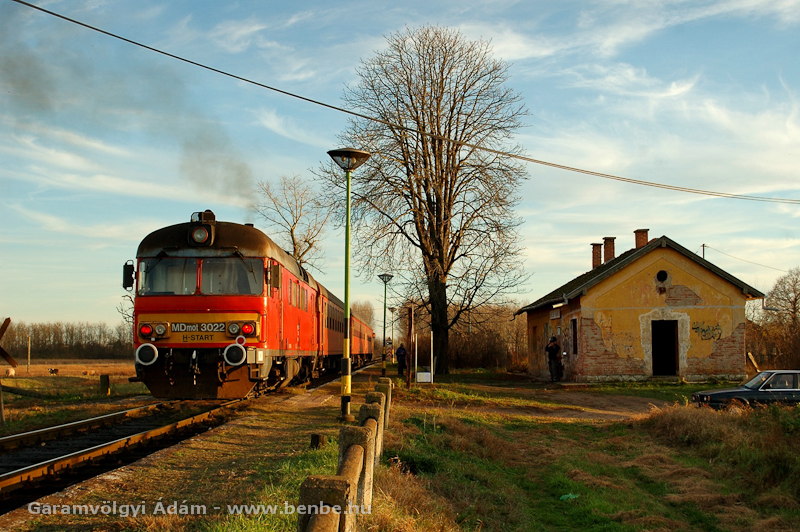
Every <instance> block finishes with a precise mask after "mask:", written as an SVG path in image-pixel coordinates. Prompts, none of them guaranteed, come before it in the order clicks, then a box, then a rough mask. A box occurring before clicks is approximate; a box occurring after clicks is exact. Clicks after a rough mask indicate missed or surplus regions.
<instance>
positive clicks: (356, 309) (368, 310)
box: [350, 301, 375, 330]
mask: <svg viewBox="0 0 800 532" xmlns="http://www.w3.org/2000/svg"><path fill="white" fill-rule="evenodd" d="M350 310H351V311H352V312H353V315H355V316H358V317H359V318H360V319H361V320H362V321H363V322H364V323H366V324H367V325H369V326H370V327H371V328H372V329H373V330H374V329H375V307H373V306H372V303H370V302H369V301H355V302H353V303H352V304H351V305H350Z"/></svg>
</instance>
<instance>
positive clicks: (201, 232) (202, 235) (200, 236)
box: [192, 227, 208, 244]
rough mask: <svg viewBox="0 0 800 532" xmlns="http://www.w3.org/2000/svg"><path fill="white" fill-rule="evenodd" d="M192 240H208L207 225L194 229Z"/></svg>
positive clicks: (200, 242) (198, 241) (199, 241)
mask: <svg viewBox="0 0 800 532" xmlns="http://www.w3.org/2000/svg"><path fill="white" fill-rule="evenodd" d="M192 240H194V241H195V242H197V243H198V244H202V243H203V242H205V241H206V240H208V230H207V229H206V228H205V227H196V228H195V229H194V230H192Z"/></svg>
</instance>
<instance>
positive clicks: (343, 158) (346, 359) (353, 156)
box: [328, 148, 371, 422]
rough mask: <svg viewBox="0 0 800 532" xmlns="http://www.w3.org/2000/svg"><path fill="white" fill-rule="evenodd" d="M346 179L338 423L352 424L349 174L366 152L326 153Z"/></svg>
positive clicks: (364, 158)
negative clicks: (340, 400) (340, 378)
mask: <svg viewBox="0 0 800 532" xmlns="http://www.w3.org/2000/svg"><path fill="white" fill-rule="evenodd" d="M328 155H330V157H331V159H333V161H334V162H335V163H336V164H338V165H339V167H340V168H341V169H342V170H344V172H345V176H346V178H347V218H346V222H345V236H344V322H345V327H344V354H343V356H342V412H341V416H340V417H339V420H340V421H346V422H352V421H355V419H356V418H355V417H354V416H353V415H352V414H351V413H350V382H351V380H350V328H351V327H350V174H351V172H352V171H353V170H355V169H356V168H358V167H359V166H361V165H362V164H364V163H365V162H366V161H367V159H369V157H370V155H371V154H370V153H369V152H368V151H362V150H356V149H353V148H342V149H339V150H331V151H329V152H328Z"/></svg>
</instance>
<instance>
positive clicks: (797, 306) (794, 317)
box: [767, 268, 800, 329]
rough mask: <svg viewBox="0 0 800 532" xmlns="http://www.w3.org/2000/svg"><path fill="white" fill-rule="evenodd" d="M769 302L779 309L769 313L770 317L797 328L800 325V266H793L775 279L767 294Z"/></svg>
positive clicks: (771, 305) (769, 304)
mask: <svg viewBox="0 0 800 532" xmlns="http://www.w3.org/2000/svg"><path fill="white" fill-rule="evenodd" d="M767 303H768V306H770V307H774V308H777V309H778V310H777V311H773V313H771V314H769V315H768V319H771V320H774V321H778V322H780V323H782V324H785V325H787V326H789V327H792V328H795V329H796V328H797V327H798V325H800V268H792V269H791V270H789V272H788V273H787V274H786V275H784V276H782V277H779V278H778V280H777V281H775V286H773V287H772V290H770V291H769V293H768V294H767Z"/></svg>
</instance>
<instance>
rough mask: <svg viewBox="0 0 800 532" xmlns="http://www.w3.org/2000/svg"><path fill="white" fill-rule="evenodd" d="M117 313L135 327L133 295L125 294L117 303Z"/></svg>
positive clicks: (126, 322)
mask: <svg viewBox="0 0 800 532" xmlns="http://www.w3.org/2000/svg"><path fill="white" fill-rule="evenodd" d="M117 313H118V314H119V315H120V316H121V317H122V321H123V322H124V323H125V324H127V325H129V326H130V327H133V296H132V295H130V294H125V295H123V296H122V301H121V302H120V303H119V304H118V305H117Z"/></svg>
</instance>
